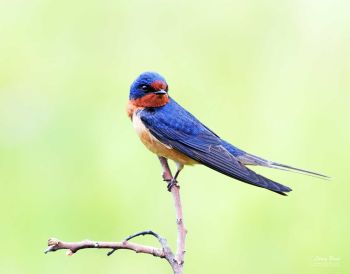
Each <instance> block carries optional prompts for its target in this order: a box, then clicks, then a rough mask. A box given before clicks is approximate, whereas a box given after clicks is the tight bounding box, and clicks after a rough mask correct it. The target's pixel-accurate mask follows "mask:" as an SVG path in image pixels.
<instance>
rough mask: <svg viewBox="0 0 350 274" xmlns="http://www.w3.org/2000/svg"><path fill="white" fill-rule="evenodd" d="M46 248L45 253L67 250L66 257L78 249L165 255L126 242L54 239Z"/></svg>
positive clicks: (151, 247) (152, 249) (163, 256)
mask: <svg viewBox="0 0 350 274" xmlns="http://www.w3.org/2000/svg"><path fill="white" fill-rule="evenodd" d="M48 246H49V247H48V248H47V249H46V250H45V253H49V252H53V251H57V250H60V249H67V250H68V252H67V255H73V254H74V253H76V252H77V251H79V250H80V249H86V248H98V249H113V250H117V249H129V250H133V251H135V252H136V253H146V254H151V255H153V256H155V257H159V258H165V253H164V251H163V249H161V248H155V247H153V246H146V245H140V244H135V243H130V242H127V241H123V242H97V241H91V240H84V241H81V242H64V241H61V240H58V239H55V238H50V239H49V240H48Z"/></svg>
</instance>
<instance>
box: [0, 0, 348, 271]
mask: <svg viewBox="0 0 350 274" xmlns="http://www.w3.org/2000/svg"><path fill="white" fill-rule="evenodd" d="M349 9H350V4H349V2H348V1H341V0H335V1H334V0H332V1H331V0H324V1H315V0H299V1H277V0H270V1H269V0H264V1H224V0H219V1H212V2H209V1H207V2H203V1H135V0H131V1H130V0H129V1H96V0H95V1H66V0H65V1H49V0H33V1H23V0H13V1H2V2H1V4H0V153H1V157H0V161H1V162H0V182H1V190H0V193H1V207H0V214H1V221H0V224H1V225H0V242H1V249H0V272H1V273H4V274H15V273H33V274H41V273H50V274H55V273H86V274H89V273H105V274H108V273H110V274H112V273H152V274H154V273H171V270H170V267H169V266H168V264H167V263H166V262H165V261H163V260H160V259H157V258H153V257H152V256H147V255H140V254H135V253H132V252H130V251H120V252H117V253H115V255H114V256H112V257H107V256H106V255H105V252H104V251H101V250H84V251H82V252H80V253H77V254H76V255H74V256H73V257H67V256H65V255H64V252H56V253H51V254H48V255H44V254H43V250H44V248H45V246H46V241H47V239H48V238H49V237H51V236H54V237H57V238H60V239H63V240H68V241H73V240H82V239H86V238H89V239H95V240H121V239H123V238H124V237H125V236H127V235H129V234H131V233H134V232H136V231H140V230H143V229H148V228H151V229H154V230H155V231H157V232H159V233H161V234H162V235H164V236H166V237H167V238H168V239H169V241H170V242H171V244H172V245H174V243H175V240H176V229H175V219H174V218H175V217H174V209H173V203H172V200H171V197H170V195H169V193H168V192H167V191H166V188H165V184H164V183H163V182H162V181H161V177H160V167H159V164H158V161H157V159H156V157H155V156H154V155H153V154H151V153H149V152H148V151H146V149H145V148H144V147H143V145H142V144H141V142H140V141H139V140H138V138H137V136H136V134H135V133H134V130H133V128H132V125H131V123H130V121H129V119H128V118H127V117H126V113H125V106H126V102H127V99H128V92H129V86H130V83H131V82H132V81H133V80H134V78H135V77H137V76H138V75H139V74H140V73H141V72H143V71H146V70H154V71H158V72H160V73H161V74H163V75H164V76H165V77H166V79H167V81H168V83H169V85H170V92H171V95H172V96H173V97H174V98H176V100H177V101H178V102H180V103H181V104H182V105H183V106H184V107H186V108H187V109H189V110H190V111H191V112H192V113H194V114H195V115H196V116H197V117H198V118H200V119H201V120H202V121H203V122H204V123H205V124H206V125H208V126H209V127H210V128H212V129H213V130H215V131H216V132H217V133H218V134H219V135H220V136H222V137H224V138H225V139H227V140H230V141H232V142H233V143H234V144H236V145H237V146H239V147H241V148H243V149H246V150H248V151H249V152H252V153H255V154H257V155H260V156H263V157H266V158H268V159H271V160H275V161H279V162H282V163H286V164H291V165H295V166H297V167H302V168H306V169H310V170H314V171H319V172H322V173H325V174H328V175H330V176H332V177H333V179H332V180H331V181H322V180H318V179H315V178H312V177H307V176H302V175H298V174H291V173H284V172H281V171H276V170H265V169H256V170H258V171H259V172H261V173H262V174H264V175H266V176H269V177H271V178H272V179H275V180H278V181H280V182H282V183H284V184H286V185H288V186H290V187H292V188H293V190H294V191H293V192H292V193H291V194H290V195H289V197H281V196H278V195H276V194H274V193H272V192H269V191H265V190H262V189H259V188H254V187H251V186H249V185H246V184H243V183H240V182H237V181H234V180H232V179H230V178H228V177H226V176H223V175H220V174H218V173H216V172H213V171H211V170H209V169H206V168H204V167H195V168H186V169H185V171H184V172H183V173H182V174H181V177H180V183H181V190H182V196H183V206H184V211H185V222H186V226H187V228H188V231H189V233H188V238H187V253H186V263H185V270H186V273H221V274H225V273H259V274H262V273H286V274H289V273H291V274H295V273H298V274H302V273H308V274H313V273H337V274H338V273H350V263H349V259H350V256H349V244H350V239H349V233H348V231H349V225H350V220H349V211H350V203H349V191H350V187H349V183H350V182H349V181H350V175H349V164H348V161H349V160H348V154H349V152H350V151H349V141H350V138H349V133H350V121H349V120H350V110H349V100H350V77H349V73H350V69H349V67H350V66H349V64H350V32H349V30H350V17H349ZM139 242H142V243H147V244H155V245H156V244H157V243H156V242H154V240H153V239H147V238H143V239H139Z"/></svg>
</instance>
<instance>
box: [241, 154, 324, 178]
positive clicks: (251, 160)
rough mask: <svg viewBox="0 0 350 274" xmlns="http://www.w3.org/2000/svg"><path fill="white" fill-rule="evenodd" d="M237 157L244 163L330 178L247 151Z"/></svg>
mask: <svg viewBox="0 0 350 274" xmlns="http://www.w3.org/2000/svg"><path fill="white" fill-rule="evenodd" d="M237 158H238V160H239V161H240V162H241V163H242V164H244V165H257V166H264V167H270V168H275V169H280V170H284V171H290V172H295V173H300V174H304V175H308V176H313V177H317V178H320V179H325V180H329V179H330V177H329V176H326V175H323V174H320V173H317V172H313V171H308V170H305V169H301V168H296V167H292V166H288V165H284V164H279V163H276V162H272V161H269V160H265V159H263V158H260V157H258V156H255V155H252V154H249V153H246V154H243V155H240V156H238V157H237Z"/></svg>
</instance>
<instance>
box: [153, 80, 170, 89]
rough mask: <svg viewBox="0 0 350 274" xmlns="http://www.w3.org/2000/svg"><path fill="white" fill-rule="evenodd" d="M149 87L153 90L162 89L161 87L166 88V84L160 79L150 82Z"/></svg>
mask: <svg viewBox="0 0 350 274" xmlns="http://www.w3.org/2000/svg"><path fill="white" fill-rule="evenodd" d="M151 87H152V88H153V89H154V90H162V89H164V90H166V89H167V87H168V85H167V84H166V83H165V82H164V81H162V80H157V81H154V82H152V84H151Z"/></svg>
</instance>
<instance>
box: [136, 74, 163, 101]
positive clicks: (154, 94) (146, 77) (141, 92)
mask: <svg viewBox="0 0 350 274" xmlns="http://www.w3.org/2000/svg"><path fill="white" fill-rule="evenodd" d="M129 100H130V101H131V102H132V103H133V104H134V105H136V106H138V107H161V106H164V105H165V104H167V103H168V102H169V96H168V84H167V83H166V81H165V79H164V78H163V77H162V76H161V75H159V74H158V73H156V72H144V73H142V74H141V75H140V76H139V77H137V79H136V80H135V81H134V82H133V83H132V84H131V87H130V95H129Z"/></svg>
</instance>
